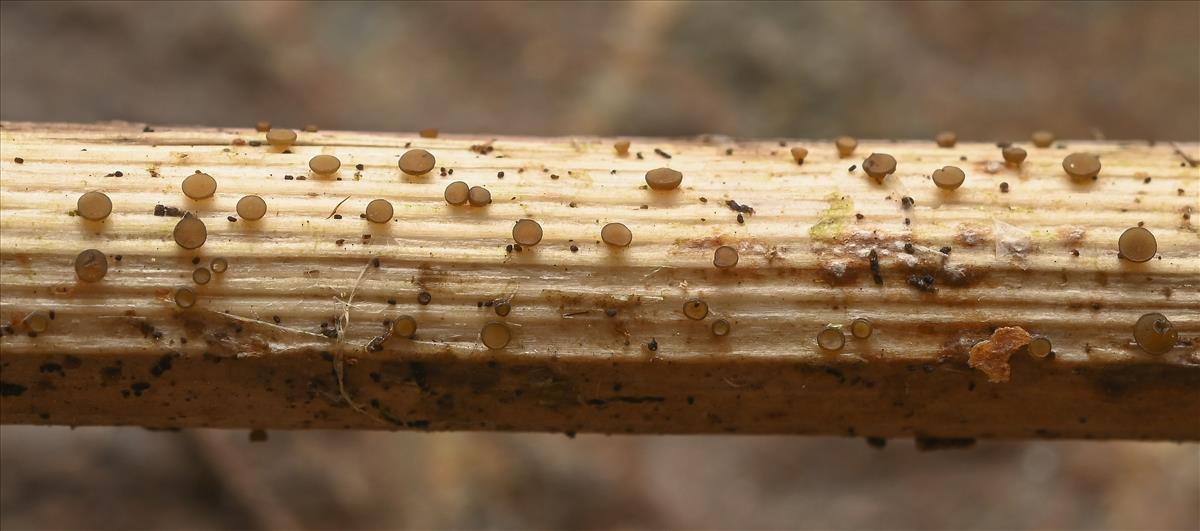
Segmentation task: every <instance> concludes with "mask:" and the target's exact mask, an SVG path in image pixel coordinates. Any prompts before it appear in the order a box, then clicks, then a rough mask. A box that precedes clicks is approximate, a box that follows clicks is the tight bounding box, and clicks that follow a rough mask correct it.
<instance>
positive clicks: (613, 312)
mask: <svg viewBox="0 0 1200 531" xmlns="http://www.w3.org/2000/svg"><path fill="white" fill-rule="evenodd" d="M604 315H607V316H609V317H616V316H617V309H616V308H605V309H604Z"/></svg>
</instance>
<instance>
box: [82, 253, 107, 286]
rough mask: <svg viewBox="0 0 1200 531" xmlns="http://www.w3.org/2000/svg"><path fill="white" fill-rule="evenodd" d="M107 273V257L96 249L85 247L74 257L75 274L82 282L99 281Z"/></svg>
mask: <svg viewBox="0 0 1200 531" xmlns="http://www.w3.org/2000/svg"><path fill="white" fill-rule="evenodd" d="M107 274H108V257H107V256H105V254H104V253H103V252H100V250H98V249H85V250H84V251H83V252H80V253H79V255H77V256H76V257H75V276H77V277H79V280H82V281H84V282H100V280H102V279H103V278H104V275H107Z"/></svg>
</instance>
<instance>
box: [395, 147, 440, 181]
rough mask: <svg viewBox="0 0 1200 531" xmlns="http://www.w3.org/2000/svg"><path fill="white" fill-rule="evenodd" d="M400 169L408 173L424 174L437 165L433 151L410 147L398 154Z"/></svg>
mask: <svg viewBox="0 0 1200 531" xmlns="http://www.w3.org/2000/svg"><path fill="white" fill-rule="evenodd" d="M399 165H400V171H402V172H404V173H407V174H409V175H414V176H415V175H425V174H426V173H429V172H430V171H432V170H433V167H434V166H435V165H437V159H436V158H434V156H433V153H430V152H428V151H425V150H424V149H410V150H408V151H406V152H404V154H403V155H401V156H400V162H399Z"/></svg>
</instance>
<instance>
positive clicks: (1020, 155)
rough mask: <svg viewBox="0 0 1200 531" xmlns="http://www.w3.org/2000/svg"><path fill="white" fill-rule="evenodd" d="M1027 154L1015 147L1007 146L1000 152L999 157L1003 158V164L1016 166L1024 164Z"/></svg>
mask: <svg viewBox="0 0 1200 531" xmlns="http://www.w3.org/2000/svg"><path fill="white" fill-rule="evenodd" d="M1028 155H1029V154H1028V153H1026V152H1025V150H1024V149H1023V148H1019V147H1017V146H1008V147H1006V148H1004V149H1002V150H1000V156H1002V157H1004V162H1007V163H1008V164H1010V165H1012V166H1016V165H1019V164H1021V163H1022V162H1025V157H1026V156H1028Z"/></svg>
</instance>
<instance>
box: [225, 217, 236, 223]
mask: <svg viewBox="0 0 1200 531" xmlns="http://www.w3.org/2000/svg"><path fill="white" fill-rule="evenodd" d="M225 219H227V220H229V222H230V223H233V222H235V221H237V218H235V217H233V216H225Z"/></svg>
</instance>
